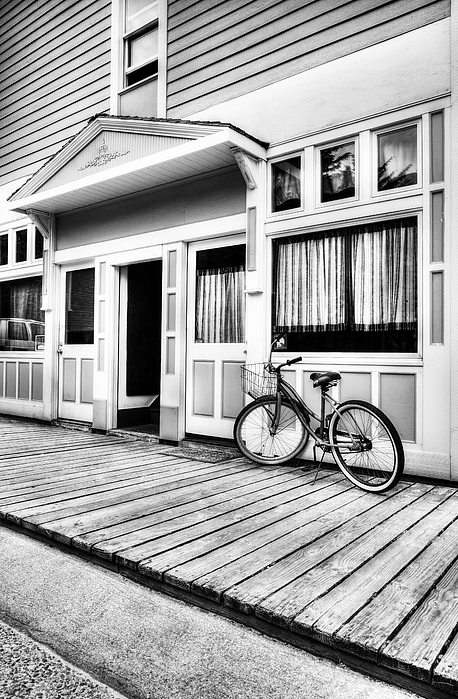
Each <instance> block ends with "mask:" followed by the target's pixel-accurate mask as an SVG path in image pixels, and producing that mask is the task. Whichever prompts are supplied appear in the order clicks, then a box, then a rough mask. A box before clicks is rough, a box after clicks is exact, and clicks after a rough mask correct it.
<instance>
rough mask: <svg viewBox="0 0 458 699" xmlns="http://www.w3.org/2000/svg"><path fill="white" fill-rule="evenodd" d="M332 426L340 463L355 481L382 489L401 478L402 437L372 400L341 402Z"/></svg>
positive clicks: (331, 436)
mask: <svg viewBox="0 0 458 699" xmlns="http://www.w3.org/2000/svg"><path fill="white" fill-rule="evenodd" d="M338 411H339V412H335V413H334V415H333V417H332V419H331V423H330V426H329V434H330V441H331V443H332V444H338V445H339V446H337V447H333V448H332V453H333V455H334V458H335V460H336V463H337V465H338V466H339V468H340V469H341V471H342V472H343V473H344V475H345V476H346V477H347V478H348V479H349V480H350V481H351V482H352V483H354V484H355V485H357V486H359V487H360V488H362V489H363V490H367V491H369V492H378V493H382V492H384V491H386V490H388V489H389V488H392V487H393V486H394V485H396V483H397V482H398V481H399V479H400V477H401V475H402V472H403V470H404V449H403V446H402V442H401V438H400V437H399V435H398V433H397V431H396V428H395V427H394V425H393V423H392V422H391V421H390V420H389V418H388V417H387V416H386V415H385V414H384V413H382V411H381V410H379V409H378V408H376V407H375V406H374V405H371V404H370V403H366V402H365V401H361V400H350V401H346V402H345V403H342V404H341V405H340V406H339V408H338Z"/></svg>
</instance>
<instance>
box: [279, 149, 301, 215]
mask: <svg viewBox="0 0 458 699" xmlns="http://www.w3.org/2000/svg"><path fill="white" fill-rule="evenodd" d="M301 160H302V159H301V156H300V155H299V156H294V157H291V158H286V159H285V160H279V161H277V162H275V163H272V211H287V210H289V209H298V208H299V207H300V206H301Z"/></svg>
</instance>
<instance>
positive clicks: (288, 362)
mask: <svg viewBox="0 0 458 699" xmlns="http://www.w3.org/2000/svg"><path fill="white" fill-rule="evenodd" d="M297 362H302V357H294V359H288V361H287V362H285V364H287V365H288V366H289V365H290V364H297Z"/></svg>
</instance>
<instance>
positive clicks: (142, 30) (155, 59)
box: [121, 0, 160, 91]
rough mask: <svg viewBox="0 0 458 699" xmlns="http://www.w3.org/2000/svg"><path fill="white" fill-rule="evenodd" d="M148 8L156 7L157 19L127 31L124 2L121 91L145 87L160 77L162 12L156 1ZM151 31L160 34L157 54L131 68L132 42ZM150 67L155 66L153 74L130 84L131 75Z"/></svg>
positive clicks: (150, 19) (125, 1) (124, 3)
mask: <svg viewBox="0 0 458 699" xmlns="http://www.w3.org/2000/svg"><path fill="white" fill-rule="evenodd" d="M148 7H149V8H152V7H155V9H156V11H155V17H154V18H149V19H147V20H146V21H145V22H144V23H140V25H139V26H136V27H135V28H134V29H130V30H128V29H127V0H123V1H122V65H123V69H122V88H121V91H124V90H129V89H132V88H135V87H137V86H138V85H143V84H144V83H146V82H148V81H150V80H157V79H158V75H159V12H160V8H159V2H158V0H156V1H155V2H151V3H150V5H149V6H148ZM145 9H146V8H144V9H143V10H141V11H140V12H138V13H137V14H139V15H140V14H141V13H142V12H144V11H145ZM151 30H156V31H157V34H158V37H157V44H158V49H157V53H156V54H152V55H151V56H150V57H149V58H148V59H147V60H145V61H142V62H140V63H136V64H134V65H132V66H129V56H130V51H131V46H132V41H133V40H135V39H137V38H138V37H141V36H143V35H144V34H147V33H148V32H150V31H151ZM148 66H153V67H154V68H155V70H153V72H152V73H151V74H150V75H148V76H146V77H144V78H141V79H140V80H137V81H135V82H133V83H131V84H129V81H128V77H129V75H132V74H134V73H135V72H136V71H138V70H141V69H143V68H147V67H148Z"/></svg>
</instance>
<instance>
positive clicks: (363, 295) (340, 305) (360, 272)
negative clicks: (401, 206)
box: [273, 217, 417, 352]
mask: <svg viewBox="0 0 458 699" xmlns="http://www.w3.org/2000/svg"><path fill="white" fill-rule="evenodd" d="M274 291H275V294H274V307H273V318H274V322H273V331H274V333H277V332H287V347H288V349H291V350H299V351H302V352H308V351H310V352H415V351H417V221H416V218H413V217H412V218H408V219H401V220H394V221H384V222H379V223H374V224H367V225H361V226H351V227H348V228H342V229H337V230H331V231H326V232H323V233H320V234H318V235H308V236H294V237H290V238H283V239H281V240H279V241H277V243H276V245H275V268H274Z"/></svg>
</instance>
